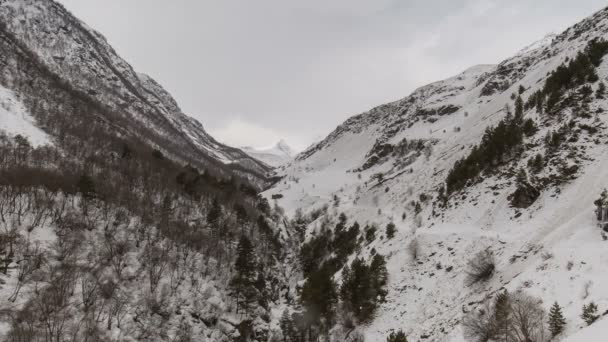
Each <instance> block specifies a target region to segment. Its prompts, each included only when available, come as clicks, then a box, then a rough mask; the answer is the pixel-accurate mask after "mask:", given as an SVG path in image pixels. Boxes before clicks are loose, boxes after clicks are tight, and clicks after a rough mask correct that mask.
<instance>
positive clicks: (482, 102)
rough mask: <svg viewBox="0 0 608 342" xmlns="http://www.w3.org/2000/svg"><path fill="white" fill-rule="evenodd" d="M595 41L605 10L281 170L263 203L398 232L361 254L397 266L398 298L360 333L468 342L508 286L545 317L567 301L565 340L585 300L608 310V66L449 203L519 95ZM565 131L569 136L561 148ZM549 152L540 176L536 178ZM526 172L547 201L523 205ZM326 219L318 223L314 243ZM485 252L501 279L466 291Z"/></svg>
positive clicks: (367, 119)
mask: <svg viewBox="0 0 608 342" xmlns="http://www.w3.org/2000/svg"><path fill="white" fill-rule="evenodd" d="M598 38H608V10H603V11H600V12H598V13H596V14H595V15H593V16H592V17H589V18H588V19H585V20H584V21H582V22H581V23H579V24H577V25H575V26H574V27H572V28H570V29H568V30H567V31H565V32H564V33H562V34H560V35H557V36H550V37H548V38H545V39H542V40H540V41H539V42H537V43H535V44H533V45H531V46H529V47H527V48H525V49H523V50H522V51H520V52H519V53H517V54H516V55H514V57H512V58H509V59H507V60H505V61H503V62H501V63H500V64H498V65H480V66H475V67H472V68H470V69H468V70H466V71H464V72H462V73H461V74H459V75H456V76H454V77H451V78H448V79H446V80H443V81H439V82H435V83H432V84H429V85H427V86H424V87H421V88H419V89H417V90H415V91H414V92H413V93H412V94H411V95H409V96H407V97H405V98H403V99H401V100H398V101H395V102H392V103H388V104H385V105H381V106H379V107H376V108H374V109H372V110H370V111H368V112H366V113H363V114H360V115H357V116H354V117H352V118H350V119H348V120H347V121H346V122H344V123H343V124H342V125H340V126H339V127H338V128H337V129H336V130H335V131H333V132H332V133H331V134H330V135H329V136H328V137H327V138H325V139H324V140H323V141H321V142H319V143H318V144H316V145H314V146H312V147H311V148H309V149H307V150H306V151H304V152H302V153H301V154H299V155H298V156H297V157H296V159H295V160H294V161H293V162H291V163H289V164H287V166H286V167H285V169H284V171H279V174H280V175H281V176H282V177H283V179H282V181H280V182H279V183H277V184H276V185H275V186H274V187H273V188H271V189H270V190H268V191H267V192H266V196H267V197H268V198H270V197H273V198H275V200H276V201H277V204H278V205H280V206H282V207H283V208H285V210H286V212H287V214H289V215H294V214H295V212H296V210H297V209H301V210H302V211H304V212H311V211H312V210H314V209H318V208H322V207H323V206H328V207H329V210H328V212H327V215H326V218H325V219H329V220H334V221H335V220H336V216H337V214H338V213H341V212H344V213H345V214H346V216H348V217H349V220H352V221H355V220H356V221H358V222H359V223H360V224H361V225H364V224H370V225H371V224H375V225H377V226H378V227H380V228H382V229H383V227H385V226H386V224H387V223H389V222H394V224H395V225H396V226H397V228H398V233H397V234H396V236H395V238H393V239H390V240H389V239H387V238H386V237H381V238H379V239H376V240H375V241H374V242H373V243H371V244H370V245H368V246H366V247H363V248H362V249H361V250H360V251H359V252H358V253H357V254H358V255H362V256H366V255H370V254H371V253H374V252H378V253H380V254H382V255H385V256H387V257H388V268H389V292H388V296H387V301H386V303H385V304H383V305H382V306H381V308H380V309H379V311H378V312H377V315H376V318H375V319H374V321H373V322H372V323H371V324H370V325H368V326H364V327H360V329H362V330H363V332H364V335H365V336H366V340H368V341H383V340H385V339H386V336H387V335H388V334H389V332H391V331H393V330H398V329H403V331H404V332H406V333H407V335H408V340H410V341H418V340H425V341H462V339H463V337H462V332H461V328H460V325H459V324H460V322H461V320H462V318H463V316H464V315H466V313H468V312H470V311H471V310H474V309H475V308H476V307H477V305H478V304H479V303H480V302H482V301H483V300H484V299H486V298H488V297H489V296H491V295H492V294H494V293H496V292H497V291H498V290H499V289H501V288H506V289H508V290H509V291H511V292H518V291H522V292H525V293H527V294H530V295H533V296H535V297H538V298H540V299H541V300H542V306H543V307H544V308H545V309H546V310H548V309H549V307H550V306H551V304H553V302H555V301H557V302H559V304H560V305H562V306H563V307H564V314H565V316H566V320H567V328H566V331H565V333H564V334H565V335H570V334H574V333H576V332H577V330H579V329H580V328H582V327H583V325H584V323H583V322H582V320H581V319H580V314H581V308H582V305H583V304H585V303H588V302H590V301H594V302H595V303H597V304H598V306H599V309H600V312H604V311H605V310H607V309H608V287H607V286H606V284H607V282H608V277H606V272H605V269H604V268H605V266H604V265H605V262H606V260H608V249H606V246H607V245H606V242H605V240H606V238H605V236H604V238H603V234H602V231H601V229H599V228H598V227H597V222H596V219H595V215H594V209H595V207H594V200H595V199H597V198H598V197H599V195H600V192H601V190H602V188H604V187H607V186H608V134H607V130H606V127H607V125H608V114H606V110H607V109H608V101H607V100H606V97H605V96H603V95H601V94H603V92H602V90H601V87H602V85H601V84H603V83H605V82H607V80H608V58H604V59H603V61H602V62H601V64H600V65H599V66H598V67H597V68H596V72H597V75H598V76H599V79H597V80H593V81H589V82H588V85H589V87H590V89H588V88H585V86H582V87H573V88H571V89H568V90H565V92H564V94H563V96H562V100H561V102H558V103H559V106H558V107H559V108H558V109H555V110H554V111H553V112H552V114H547V113H543V112H540V111H539V110H537V109H535V108H534V107H532V108H531V107H530V106H528V105H526V106H525V109H524V110H523V118H524V119H526V120H527V119H531V122H532V123H533V124H534V127H535V129H534V130H533V131H532V132H530V134H529V135H527V136H526V137H525V138H524V142H523V144H522V145H521V148H519V149H518V150H517V152H516V153H513V154H510V155H507V156H505V157H504V158H503V159H502V160H500V161H498V162H497V163H496V164H497V165H493V166H492V168H491V171H488V170H486V171H483V172H482V173H481V174H480V175H479V176H478V177H475V178H472V179H470V180H469V181H468V182H467V184H466V186H465V187H464V189H462V190H457V191H454V192H452V193H450V194H449V196H448V197H447V198H445V199H444V198H443V197H442V196H443V195H442V194H444V193H443V192H442V191H444V190H443V189H445V188H444V184H445V181H446V178H447V176H448V173H449V172H450V170H451V169H452V168H453V167H454V165H455V163H456V162H457V161H458V160H460V159H462V158H464V157H466V156H467V155H468V154H469V153H470V152H471V150H472V148H473V146H475V145H479V144H482V137H483V136H484V134H486V132H487V129H488V128H489V127H493V126H496V125H498V124H499V123H500V122H501V120H503V119H504V118H505V117H507V116H509V117H512V115H513V114H508V113H512V112H513V108H515V107H516V106H517V104H516V102H517V98H518V97H519V96H521V98H522V100H523V103H528V102H530V103H531V102H533V101H532V100H533V97H534V96H535V94H536V93H537V92H538V91H539V90H542V89H543V87H544V85H545V83H546V81H547V79H548V78H549V76H550V75H551V73H552V72H554V71H555V70H556V69H557V68H558V67H559V66H560V65H562V64H568V63H569V62H570V61H572V60H573V59H575V58H576V56H577V54H578V53H579V52H580V51H583V50H585V49H586V48H587V46H588V44H589V43H590V42H591V41H593V40H594V39H598ZM588 91H591V92H592V94H591V95H584V93H585V92H588ZM596 94H597V95H596ZM542 106H544V102H543V105H542ZM522 108H523V106H522ZM558 132H561V133H559V134H562V133H563V135H564V136H565V137H566V138H565V139H567V140H565V141H563V142H562V143H560V144H559V147H551V146H552V145H551V142H550V140H551V138H552V137H554V136H555V134H557V133H558ZM538 154H540V155H541V156H543V160H544V164H542V166H541V169H542V170H540V171H532V168H531V167H530V166H529V165H532V161H533V158H534V157H535V156H536V155H538ZM520 169H524V170H525V178H526V180H525V181H524V182H525V183H530V184H532V186H533V187H534V188H535V189H537V191H538V193H539V196H538V198H536V197H534V198H533V200H532V202H533V203H532V204H531V205H530V206H528V207H527V208H518V206H519V205H517V204H514V203H515V200H513V198H514V197H517V196H518V195H517V193H516V190H517V189H518V184H519V183H518V182H521V181H520V180H518V178H517V174H518V170H520ZM523 207H525V206H523ZM321 220H322V219H321V218H320V219H318V220H316V221H314V222H313V223H311V224H310V225H308V230H307V235H308V236H310V235H314V234H315V231H316V229H317V228H318V227H319V225H320V222H321ZM412 241H416V242H417V244H416V245H417V246H418V253H417V254H418V256H417V258H416V259H415V260H414V259H413V258H412V256H411V254H412V252H411V248H409V247H408V246H411V243H412ZM484 249H491V250H492V251H493V253H494V254H495V256H496V260H497V264H496V272H495V275H494V276H493V277H492V278H491V279H490V280H489V281H487V282H485V283H483V284H479V285H478V286H467V285H466V284H465V281H464V280H465V269H466V267H467V263H468V261H469V260H470V259H471V257H472V256H473V255H474V254H475V253H476V252H478V251H481V250H484ZM352 257H353V256H351V258H352ZM335 278H336V279H337V280H339V274H337V275H336V277H335Z"/></svg>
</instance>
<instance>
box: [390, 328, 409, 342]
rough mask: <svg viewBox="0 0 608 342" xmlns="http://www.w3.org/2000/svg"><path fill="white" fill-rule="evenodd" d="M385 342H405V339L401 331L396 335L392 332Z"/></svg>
mask: <svg viewBox="0 0 608 342" xmlns="http://www.w3.org/2000/svg"><path fill="white" fill-rule="evenodd" d="M386 342H407V337H406V336H405V333H404V332H403V331H402V330H399V331H397V332H396V333H395V332H392V333H391V334H390V335H388V337H387V338H386Z"/></svg>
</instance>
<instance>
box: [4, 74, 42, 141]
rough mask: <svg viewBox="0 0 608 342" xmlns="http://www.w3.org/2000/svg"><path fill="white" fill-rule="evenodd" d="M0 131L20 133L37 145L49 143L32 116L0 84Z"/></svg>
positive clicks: (13, 133) (12, 134)
mask: <svg viewBox="0 0 608 342" xmlns="http://www.w3.org/2000/svg"><path fill="white" fill-rule="evenodd" d="M0 132H4V133H6V134H10V135H11V136H15V135H18V134H20V135H22V136H24V137H27V138H28V140H29V141H30V143H31V144H32V145H33V146H35V147H37V146H40V145H46V144H48V143H50V140H49V137H48V135H47V134H46V133H44V132H43V131H42V130H41V129H40V128H38V127H36V124H35V121H34V118H33V117H32V116H31V115H30V114H29V113H28V112H27V110H26V109H25V107H24V106H23V104H22V103H21V102H20V101H19V100H18V99H16V98H15V96H14V94H13V93H12V92H11V91H10V90H8V89H6V88H4V87H2V86H0Z"/></svg>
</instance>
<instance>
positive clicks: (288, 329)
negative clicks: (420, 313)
mask: <svg viewBox="0 0 608 342" xmlns="http://www.w3.org/2000/svg"><path fill="white" fill-rule="evenodd" d="M279 326H280V327H281V333H282V334H283V342H290V341H293V340H294V337H295V336H294V325H293V321H292V320H291V317H290V316H289V311H288V310H287V309H285V310H284V311H283V315H281V320H280V321H279Z"/></svg>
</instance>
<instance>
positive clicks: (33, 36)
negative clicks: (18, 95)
mask: <svg viewBox="0 0 608 342" xmlns="http://www.w3.org/2000/svg"><path fill="white" fill-rule="evenodd" d="M0 35H1V37H2V39H3V41H4V46H3V47H2V52H3V59H2V60H1V61H0V66H2V71H3V74H4V75H3V79H2V80H1V82H2V84H3V85H4V86H5V87H7V88H9V89H12V90H19V92H22V93H26V92H25V91H24V90H22V88H23V87H24V85H23V83H24V82H28V81H27V77H28V75H24V74H23V70H19V67H20V66H19V64H20V63H23V61H21V60H18V59H22V58H27V59H28V60H30V61H31V62H32V63H33V64H35V65H37V67H38V68H39V69H40V70H43V71H44V73H45V74H46V75H47V77H50V78H53V79H55V80H56V81H57V82H59V83H60V84H61V87H63V88H69V89H70V90H71V91H73V92H78V93H80V96H81V97H86V98H87V100H89V101H93V102H94V103H96V104H98V105H99V106H102V107H103V108H105V110H106V111H108V112H112V113H117V114H118V115H119V116H120V118H121V119H122V120H124V121H125V122H127V123H125V124H122V123H121V124H119V125H120V126H121V128H122V129H123V130H124V131H125V132H128V134H131V135H135V136H138V137H140V138H143V139H146V140H149V141H150V143H151V144H152V145H156V146H158V147H162V148H164V149H165V150H164V152H165V153H167V154H169V155H172V156H174V157H175V158H177V159H180V160H182V161H184V162H189V161H191V160H204V161H205V163H216V164H218V163H222V164H231V165H230V167H231V168H235V169H237V170H238V171H239V172H243V173H248V174H249V176H250V177H253V178H256V179H257V180H259V181H262V182H263V181H265V177H266V173H267V171H268V170H269V168H268V167H267V166H266V165H264V164H262V163H260V162H258V161H257V160H255V159H253V158H251V157H249V156H248V155H247V154H245V153H244V152H242V151H240V150H238V149H235V148H232V147H229V146H226V145H223V144H220V143H219V142H217V141H216V140H215V139H213V138H212V137H211V136H210V135H209V134H207V132H206V131H205V130H204V128H203V126H202V125H201V124H200V123H199V122H198V121H196V120H194V119H192V118H190V117H188V116H187V115H185V114H184V113H183V112H182V111H181V109H180V108H179V106H178V105H177V103H176V102H175V100H174V99H173V98H172V97H171V95H169V94H168V93H167V92H166V91H165V90H164V89H163V88H162V87H161V86H160V85H159V84H158V83H156V82H155V81H154V80H152V79H151V78H150V77H148V76H146V75H143V74H138V73H136V72H135V71H134V70H133V68H132V67H131V66H130V65H129V64H128V63H127V62H126V61H124V60H123V59H122V58H121V57H120V56H118V55H117V53H116V52H115V51H114V49H113V48H112V47H111V46H110V45H109V44H108V42H107V41H106V39H105V38H104V37H103V36H102V35H101V34H99V33H97V32H96V31H94V30H92V29H91V28H89V27H88V26H87V25H86V24H84V23H82V22H81V21H79V20H78V19H77V18H75V17H74V16H73V15H72V14H71V13H69V12H68V11H67V10H66V9H65V8H64V7H63V6H62V5H60V4H58V3H57V2H55V1H53V0H6V1H2V2H1V3H0ZM16 59H17V62H16ZM35 86H36V85H35V84H34V85H31V87H35ZM36 93H39V92H37V91H35V90H34V91H31V92H27V95H28V96H36V95H35V94H36ZM43 100H44V101H52V100H53V99H43ZM36 101H40V99H38V100H36ZM114 121H115V120H114ZM165 141H170V142H171V143H172V144H173V145H174V147H172V148H169V147H168V146H167V145H168V144H166V143H165ZM218 165H219V164H218Z"/></svg>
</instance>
